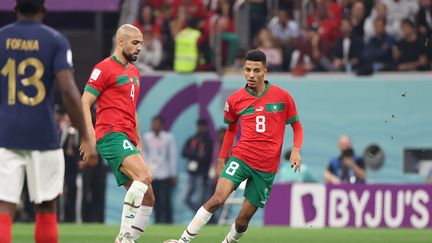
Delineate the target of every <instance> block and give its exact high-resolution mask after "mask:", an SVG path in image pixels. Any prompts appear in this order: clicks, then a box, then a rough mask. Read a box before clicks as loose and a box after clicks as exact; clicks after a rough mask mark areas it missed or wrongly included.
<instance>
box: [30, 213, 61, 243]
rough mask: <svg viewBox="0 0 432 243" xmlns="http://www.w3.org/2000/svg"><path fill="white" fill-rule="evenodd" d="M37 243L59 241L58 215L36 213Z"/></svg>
mask: <svg viewBox="0 0 432 243" xmlns="http://www.w3.org/2000/svg"><path fill="white" fill-rule="evenodd" d="M35 240H36V243H58V229H57V215H56V214H53V213H52V214H51V213H45V214H36V227H35Z"/></svg>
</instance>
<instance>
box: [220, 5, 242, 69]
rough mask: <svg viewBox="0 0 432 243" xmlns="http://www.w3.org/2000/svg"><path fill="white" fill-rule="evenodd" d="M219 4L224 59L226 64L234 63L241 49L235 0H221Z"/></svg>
mask: <svg viewBox="0 0 432 243" xmlns="http://www.w3.org/2000/svg"><path fill="white" fill-rule="evenodd" d="M217 6H218V8H217V14H218V15H219V21H218V23H217V31H218V32H219V33H220V34H221V38H222V52H223V60H226V62H225V64H226V65H232V64H233V63H234V59H235V57H236V55H237V52H238V49H239V46H238V45H239V43H238V42H239V37H238V35H237V34H236V33H235V31H234V9H233V1H230V0H219V1H218V4H217Z"/></svg>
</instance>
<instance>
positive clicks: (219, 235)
mask: <svg viewBox="0 0 432 243" xmlns="http://www.w3.org/2000/svg"><path fill="white" fill-rule="evenodd" d="M184 227H185V226H182V225H174V226H171V225H150V227H148V229H147V230H146V231H145V232H144V234H143V236H142V237H141V239H140V241H139V242H140V243H147V242H148V243H162V242H163V241H164V240H167V239H171V238H178V237H179V235H180V234H181V232H182V231H183V230H184ZM118 228H119V226H117V225H102V224H61V225H60V226H59V231H60V243H99V242H100V243H102V242H103V243H112V242H114V237H115V236H116V234H117V232H118ZM33 229H34V228H33V225H31V224H15V225H14V226H13V243H31V242H34V241H33ZM228 230H229V226H212V225H208V226H206V227H205V228H204V229H203V230H202V231H201V232H200V234H199V235H198V236H197V237H196V238H195V240H194V241H193V242H194V243H219V242H221V241H222V240H223V237H224V236H225V234H226V233H227V232H228ZM241 242H244V243H309V242H310V243H325V242H329V243H339V242H340V243H357V242H358V243H375V242H376V243H386V242H388V243H399V242H400V243H411V242H412V243H420V242H425V243H426V242H428V243H430V242H432V230H430V229H427V230H417V229H292V228H288V227H251V228H250V229H249V230H248V232H247V234H246V235H245V236H244V237H243V238H242V240H241Z"/></svg>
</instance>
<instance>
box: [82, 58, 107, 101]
mask: <svg viewBox="0 0 432 243" xmlns="http://www.w3.org/2000/svg"><path fill="white" fill-rule="evenodd" d="M107 77H108V74H107V73H106V70H103V68H102V66H101V65H100V64H97V65H96V66H95V67H94V68H93V70H92V72H91V74H90V78H89V79H88V81H87V85H86V86H85V88H84V90H85V91H88V92H90V93H92V94H93V95H95V96H96V97H98V96H99V95H100V93H102V92H103V91H104V90H105V89H106V88H107V87H108V78H107Z"/></svg>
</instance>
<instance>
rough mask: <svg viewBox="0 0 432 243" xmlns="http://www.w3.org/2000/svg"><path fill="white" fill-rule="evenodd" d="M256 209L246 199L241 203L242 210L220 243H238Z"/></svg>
mask: <svg viewBox="0 0 432 243" xmlns="http://www.w3.org/2000/svg"><path fill="white" fill-rule="evenodd" d="M257 209H258V208H257V207H256V206H254V205H252V204H251V203H250V202H249V201H248V199H247V198H245V200H244V201H243V205H242V208H241V209H240V212H239V214H238V216H237V218H236V220H235V223H234V224H232V226H231V229H230V231H229V232H228V234H227V236H225V239H224V240H223V241H222V243H233V242H238V241H239V240H240V238H241V237H242V236H243V235H244V234H245V232H246V230H247V228H248V226H249V222H250V220H251V219H252V217H253V216H254V214H255V213H256V211H257Z"/></svg>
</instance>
